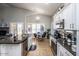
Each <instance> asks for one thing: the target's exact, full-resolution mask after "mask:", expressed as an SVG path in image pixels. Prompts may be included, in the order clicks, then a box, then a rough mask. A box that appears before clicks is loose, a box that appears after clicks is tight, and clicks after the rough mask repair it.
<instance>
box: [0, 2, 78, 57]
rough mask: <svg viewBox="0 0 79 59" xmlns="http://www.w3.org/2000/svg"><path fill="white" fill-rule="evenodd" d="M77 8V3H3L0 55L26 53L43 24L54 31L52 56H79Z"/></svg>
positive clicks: (0, 17) (0, 27) (0, 22)
mask: <svg viewBox="0 0 79 59" xmlns="http://www.w3.org/2000/svg"><path fill="white" fill-rule="evenodd" d="M36 5H37V6H36ZM24 6H25V7H24ZM41 7H42V8H44V10H42V8H41ZM25 8H26V9H25ZM34 8H35V9H34ZM78 9H79V4H76V3H49V4H44V3H39V4H37V3H34V4H33V3H25V4H23V3H20V4H19V3H11V4H9V3H3V4H0V56H26V55H27V54H28V53H29V49H30V47H31V45H32V39H33V33H35V30H36V31H37V32H38V31H40V30H39V26H40V27H41V25H42V26H43V27H44V29H43V31H47V30H49V29H50V30H51V32H50V33H49V35H50V37H49V38H48V42H49V44H48V45H49V47H50V48H51V52H52V55H51V56H79V47H78V46H79V43H78V42H79V40H78V38H79V24H78V18H79V16H78V15H79V13H78ZM43 11H44V12H43ZM49 12H50V13H49ZM32 27H34V29H32ZM5 33H7V34H6V35H5ZM46 33H47V32H46ZM45 38H46V39H47V37H45ZM37 47H38V46H37ZM46 49H47V48H46Z"/></svg>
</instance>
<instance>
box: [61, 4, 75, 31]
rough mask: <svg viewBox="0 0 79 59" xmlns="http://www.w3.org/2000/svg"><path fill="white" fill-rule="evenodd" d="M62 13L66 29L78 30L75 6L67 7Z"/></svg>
mask: <svg viewBox="0 0 79 59" xmlns="http://www.w3.org/2000/svg"><path fill="white" fill-rule="evenodd" d="M62 13H63V14H62V15H63V19H64V21H65V24H64V25H65V29H73V30H74V29H76V26H75V24H76V19H75V4H69V5H68V6H66V7H65V9H64V10H63V11H62Z"/></svg>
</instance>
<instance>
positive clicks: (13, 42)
mask: <svg viewBox="0 0 79 59" xmlns="http://www.w3.org/2000/svg"><path fill="white" fill-rule="evenodd" d="M27 39H28V37H25V38H24V39H22V40H18V39H17V40H16V41H12V40H10V39H7V40H6V39H5V40H0V44H20V43H23V42H24V41H26V40H27Z"/></svg>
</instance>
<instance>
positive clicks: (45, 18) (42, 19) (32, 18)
mask: <svg viewBox="0 0 79 59" xmlns="http://www.w3.org/2000/svg"><path fill="white" fill-rule="evenodd" d="M36 16H39V17H40V19H39V20H36ZM26 21H27V22H28V23H41V24H44V25H45V28H46V29H49V28H51V17H50V16H46V15H38V14H36V15H32V16H29V17H28V20H26Z"/></svg>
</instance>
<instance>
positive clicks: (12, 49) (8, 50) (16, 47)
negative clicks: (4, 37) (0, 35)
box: [0, 44, 22, 56]
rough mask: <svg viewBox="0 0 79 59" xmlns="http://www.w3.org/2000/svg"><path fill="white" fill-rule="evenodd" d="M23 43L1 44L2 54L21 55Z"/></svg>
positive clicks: (0, 52) (0, 54)
mask: <svg viewBox="0 0 79 59" xmlns="http://www.w3.org/2000/svg"><path fill="white" fill-rule="evenodd" d="M21 51H22V49H21V44H0V56H21V53H22V52H21Z"/></svg>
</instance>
